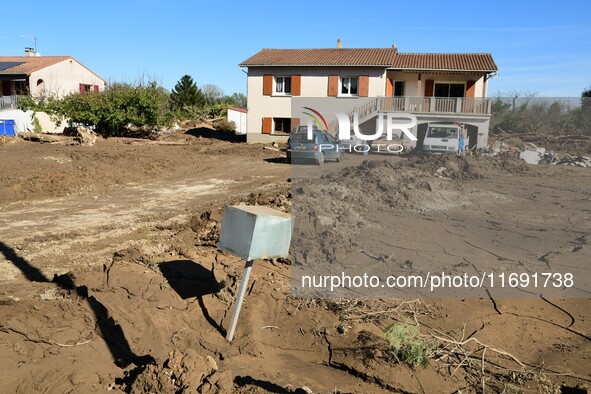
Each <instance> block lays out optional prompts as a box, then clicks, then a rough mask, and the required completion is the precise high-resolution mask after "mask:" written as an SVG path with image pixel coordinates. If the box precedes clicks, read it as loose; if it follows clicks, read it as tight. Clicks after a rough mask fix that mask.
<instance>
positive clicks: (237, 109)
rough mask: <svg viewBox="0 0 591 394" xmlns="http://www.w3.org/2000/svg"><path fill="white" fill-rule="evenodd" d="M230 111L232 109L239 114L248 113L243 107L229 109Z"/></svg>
mask: <svg viewBox="0 0 591 394" xmlns="http://www.w3.org/2000/svg"><path fill="white" fill-rule="evenodd" d="M228 109H229V110H230V109H231V110H234V111H237V112H244V113H246V112H247V109H246V108H242V107H228Z"/></svg>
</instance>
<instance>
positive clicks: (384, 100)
mask: <svg viewBox="0 0 591 394" xmlns="http://www.w3.org/2000/svg"><path fill="white" fill-rule="evenodd" d="M372 102H373V101H372ZM368 104H369V103H368ZM375 104H376V105H377V107H376V110H379V111H396V112H435V113H451V114H479V115H484V114H490V113H491V102H490V101H489V99H487V98H473V97H458V98H443V97H412V96H403V97H377V100H376V102H375ZM360 116H361V114H360Z"/></svg>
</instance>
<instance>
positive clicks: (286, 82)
mask: <svg viewBox="0 0 591 394" xmlns="http://www.w3.org/2000/svg"><path fill="white" fill-rule="evenodd" d="M274 93H275V94H279V95H281V94H284V95H290V94H291V77H283V76H281V77H275V90H274Z"/></svg>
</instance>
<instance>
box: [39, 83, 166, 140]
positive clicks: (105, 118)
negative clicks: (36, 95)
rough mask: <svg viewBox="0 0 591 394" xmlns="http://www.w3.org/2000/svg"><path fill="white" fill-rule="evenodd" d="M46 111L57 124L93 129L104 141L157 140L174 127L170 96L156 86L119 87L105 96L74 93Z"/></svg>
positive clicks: (117, 85)
mask: <svg viewBox="0 0 591 394" xmlns="http://www.w3.org/2000/svg"><path fill="white" fill-rule="evenodd" d="M45 111H46V112H48V113H50V114H51V115H53V117H54V119H55V120H56V121H59V118H61V117H64V118H66V119H68V120H69V123H70V124H81V125H84V126H86V127H91V128H93V129H94V131H96V132H97V133H98V134H100V135H102V136H104V137H145V138H151V137H154V136H155V134H156V131H157V129H158V128H159V127H161V126H169V125H170V124H171V123H172V119H173V117H172V112H171V109H170V95H169V94H168V92H167V91H166V90H165V89H164V88H162V87H160V86H158V85H157V84H156V83H155V82H150V83H148V84H137V85H131V84H128V83H115V84H113V85H111V86H110V87H109V88H108V89H106V90H105V91H104V92H98V93H94V92H91V93H86V94H79V93H74V94H70V95H68V96H66V97H64V98H63V99H61V100H56V99H50V100H48V102H47V104H45Z"/></svg>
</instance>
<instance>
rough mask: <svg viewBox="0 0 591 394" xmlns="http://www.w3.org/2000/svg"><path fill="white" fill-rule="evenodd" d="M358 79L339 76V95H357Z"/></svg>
mask: <svg viewBox="0 0 591 394" xmlns="http://www.w3.org/2000/svg"><path fill="white" fill-rule="evenodd" d="M358 82H359V79H358V78H357V77H341V96H357V95H359V90H358V88H357V86H358Z"/></svg>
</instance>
